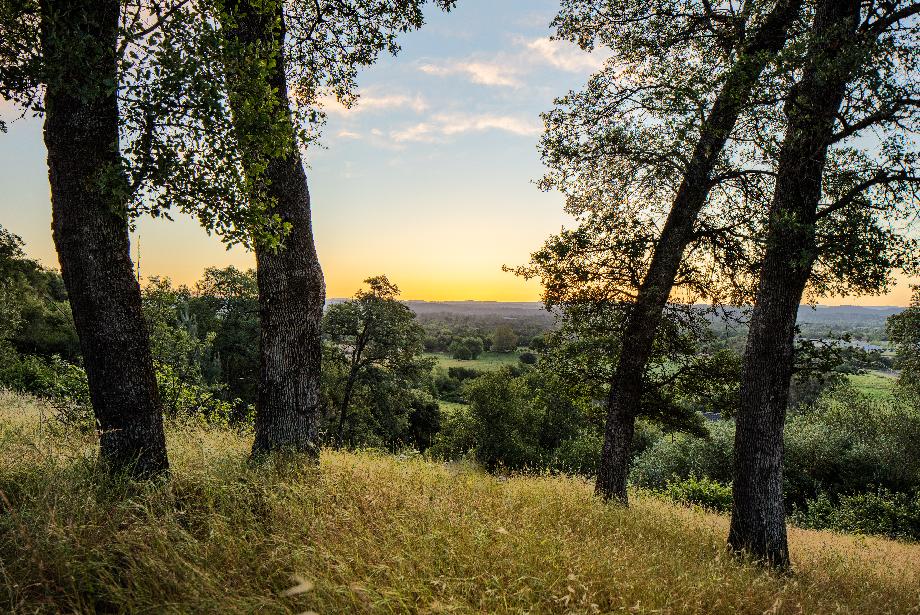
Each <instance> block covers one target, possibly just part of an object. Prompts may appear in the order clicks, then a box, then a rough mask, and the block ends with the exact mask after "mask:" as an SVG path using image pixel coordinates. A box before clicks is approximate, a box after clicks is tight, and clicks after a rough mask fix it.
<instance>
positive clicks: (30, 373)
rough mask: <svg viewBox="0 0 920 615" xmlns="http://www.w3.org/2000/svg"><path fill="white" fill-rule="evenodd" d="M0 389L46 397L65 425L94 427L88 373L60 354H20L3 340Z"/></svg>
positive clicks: (0, 352)
mask: <svg viewBox="0 0 920 615" xmlns="http://www.w3.org/2000/svg"><path fill="white" fill-rule="evenodd" d="M0 389H8V390H11V391H17V392H19V393H28V394H30V395H34V396H36V397H40V398H42V399H45V400H46V401H48V402H49V404H50V405H51V407H52V408H53V409H54V411H55V415H56V418H57V419H58V420H59V421H61V422H62V423H64V424H67V425H72V426H75V427H80V428H82V429H86V430H91V429H93V428H94V427H95V419H94V418H93V414H92V407H91V405H90V396H89V383H88V382H87V380H86V372H85V371H83V368H82V367H79V366H78V365H74V364H73V363H70V362H69V361H66V360H64V359H62V358H61V357H59V356H57V355H54V356H52V357H50V358H45V357H41V356H37V355H20V354H19V353H18V352H16V350H15V349H14V348H12V347H11V346H10V345H8V344H6V343H4V342H2V341H0Z"/></svg>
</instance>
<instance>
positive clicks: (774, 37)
mask: <svg viewBox="0 0 920 615" xmlns="http://www.w3.org/2000/svg"><path fill="white" fill-rule="evenodd" d="M801 4H802V1H801V0H778V2H777V4H776V6H775V7H774V8H773V11H772V12H771V13H770V15H769V16H768V17H767V18H766V19H765V20H764V22H763V25H762V26H761V27H760V28H759V29H758V30H757V31H756V32H755V33H754V34H753V35H752V36H751V37H750V39H749V40H748V41H747V43H745V45H744V46H743V48H742V49H741V51H740V52H739V57H738V60H737V61H736V62H735V65H734V66H733V67H732V68H731V70H730V71H729V73H728V75H727V76H726V79H725V83H724V85H723V86H722V89H721V91H720V92H719V95H718V97H717V98H716V101H715V103H714V104H713V107H712V110H711V111H710V113H709V115H708V117H707V118H706V120H705V121H704V123H703V125H702V127H701V129H700V137H699V140H698V141H697V144H696V147H695V149H694V152H693V156H692V157H691V158H690V162H689V164H688V166H687V168H686V170H685V172H684V177H683V180H682V182H681V185H680V188H679V189H678V192H677V195H676V196H675V198H674V203H673V204H672V206H671V211H670V213H669V215H668V219H667V221H666V222H665V226H664V228H663V229H662V233H661V237H660V238H659V240H658V243H657V245H656V246H655V252H654V254H653V256H652V262H651V264H650V265H649V270H648V272H647V273H646V275H645V278H644V279H643V282H642V285H641V286H640V288H639V292H638V294H637V296H636V301H635V303H634V304H633V305H632V307H631V309H630V312H629V315H628V317H627V322H626V328H625V331H624V333H623V338H622V339H623V341H622V346H621V350H620V357H619V359H618V362H617V367H616V370H615V372H614V377H613V379H612V380H611V382H610V393H609V395H608V398H607V424H606V427H605V430H604V446H603V449H602V451H601V459H600V463H599V464H598V474H597V482H596V484H595V493H596V494H597V495H598V496H600V497H602V498H603V499H605V500H609V499H616V500H617V501H619V502H620V503H622V504H624V505H625V504H627V503H628V496H627V492H626V480H627V477H628V475H629V459H630V446H631V442H632V432H633V430H634V427H635V420H636V416H637V415H638V414H639V412H640V408H641V405H642V397H643V392H644V384H643V379H644V376H645V368H646V366H647V365H648V362H649V360H650V358H651V355H652V349H653V345H654V342H655V335H656V333H657V331H658V327H659V325H660V324H661V318H662V312H663V311H664V308H665V306H666V305H667V302H668V298H669V297H670V295H671V290H672V289H673V287H674V279H675V277H676V276H677V272H678V269H679V267H680V263H681V261H682V259H683V256H684V251H685V250H686V248H687V245H688V244H689V243H690V241H691V240H692V238H693V232H694V227H695V225H696V220H697V217H698V216H699V213H700V211H701V210H702V209H703V206H704V205H705V204H706V200H707V199H708V197H709V191H710V189H711V178H712V171H713V169H714V168H715V165H716V162H717V160H718V157H719V155H720V154H721V152H722V150H723V148H724V147H725V143H726V142H727V141H728V137H729V135H730V134H731V131H732V130H733V129H734V127H735V123H736V122H737V121H738V117H739V116H740V114H741V112H742V111H743V109H744V108H745V106H746V105H747V103H748V101H749V99H750V97H751V93H752V92H753V89H754V86H755V85H756V83H757V80H758V79H759V78H760V75H761V73H762V72H763V70H764V68H765V67H766V65H767V63H768V62H769V60H770V59H772V57H773V56H774V55H775V54H776V53H778V52H779V51H780V50H781V49H782V48H783V46H784V45H785V42H786V38H787V36H788V34H787V32H788V29H789V26H790V25H791V24H792V22H793V21H794V20H795V19H796V17H797V16H798V14H799V11H800V9H801Z"/></svg>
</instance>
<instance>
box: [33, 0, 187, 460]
mask: <svg viewBox="0 0 920 615" xmlns="http://www.w3.org/2000/svg"><path fill="white" fill-rule="evenodd" d="M119 10H120V3H119V2H118V1H117V0H106V1H103V0H66V1H65V0H44V1H43V2H42V3H41V15H42V30H41V37H42V52H43V56H44V57H43V61H44V63H45V65H46V66H48V67H49V71H48V72H49V75H50V76H49V78H48V83H47V84H46V92H45V126H44V139H45V145H46V146H47V149H48V178H49V181H50V184H51V205H52V214H53V215H52V227H53V234H54V243H55V246H56V248H57V252H58V258H59V260H60V264H61V273H62V275H63V278H64V283H65V285H66V287H67V293H68V296H69V298H70V305H71V309H72V311H73V317H74V323H75V325H76V329H77V333H78V335H79V337H80V348H81V351H82V354H83V362H84V367H85V368H86V375H87V378H88V380H89V389H90V397H91V399H92V404H93V411H94V413H95V416H96V420H97V421H98V425H99V428H100V430H101V433H100V458H101V460H102V462H103V463H104V464H106V465H107V466H108V468H109V469H110V471H113V472H116V473H122V472H127V473H129V474H131V475H133V476H136V477H148V476H153V475H157V474H161V473H163V472H166V471H167V470H168V467H169V464H168V461H167V457H166V441H165V437H164V434H163V419H162V413H161V409H160V400H159V396H158V393H157V383H156V377H155V375H154V371H153V363H152V360H151V356H150V340H149V336H148V333H147V327H146V324H145V322H144V318H143V314H142V312H141V294H140V287H139V286H138V283H137V280H136V279H135V277H134V268H133V266H132V263H131V257H130V243H129V237H128V210H127V203H126V196H125V195H126V194H127V178H126V176H125V173H124V171H123V168H122V166H121V158H120V153H119V140H118V128H119V115H118V101H117V98H116V90H115V84H116V83H117V82H118V74H117V66H116V48H117V43H118V20H119Z"/></svg>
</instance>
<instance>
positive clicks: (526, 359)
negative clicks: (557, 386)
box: [518, 351, 537, 365]
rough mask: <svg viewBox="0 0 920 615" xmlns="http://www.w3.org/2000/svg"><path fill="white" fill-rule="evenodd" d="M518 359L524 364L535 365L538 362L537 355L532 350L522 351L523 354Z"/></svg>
mask: <svg viewBox="0 0 920 615" xmlns="http://www.w3.org/2000/svg"><path fill="white" fill-rule="evenodd" d="M518 360H520V362H521V363H523V364H524V365H535V364H536V363H537V355H536V354H534V353H532V352H530V351H524V352H522V353H521V356H519V357H518Z"/></svg>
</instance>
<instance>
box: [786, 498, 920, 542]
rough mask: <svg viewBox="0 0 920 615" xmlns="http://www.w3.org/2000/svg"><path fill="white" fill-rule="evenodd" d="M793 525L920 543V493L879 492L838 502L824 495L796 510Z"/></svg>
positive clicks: (838, 499)
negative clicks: (919, 541) (917, 541)
mask: <svg viewBox="0 0 920 615" xmlns="http://www.w3.org/2000/svg"><path fill="white" fill-rule="evenodd" d="M793 522H794V523H796V524H797V525H801V526H802V527H808V528H813V529H830V530H834V531H837V532H846V533H851V534H876V535H881V536H887V537H889V538H900V539H911V540H920V493H917V494H916V495H914V496H910V495H908V494H905V493H892V492H889V491H885V490H879V491H877V492H875V493H856V494H852V495H843V496H840V497H839V498H836V499H834V498H831V497H830V496H828V495H827V494H826V493H822V494H820V495H819V496H818V497H817V498H814V499H812V500H809V501H808V502H807V503H806V507H805V509H804V510H796V512H795V513H794V514H793Z"/></svg>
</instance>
